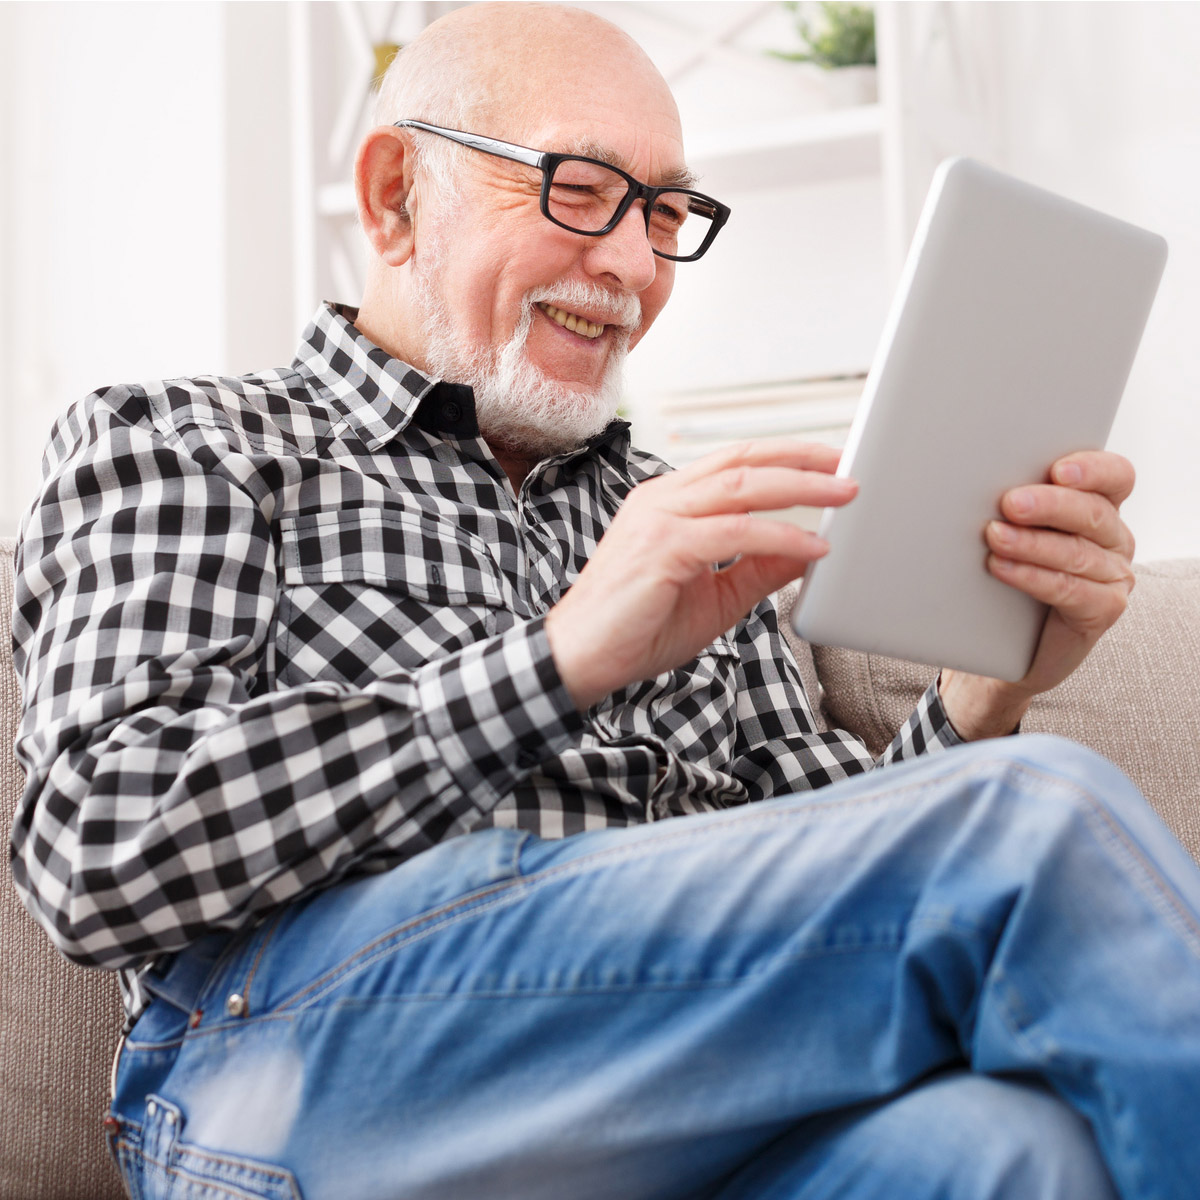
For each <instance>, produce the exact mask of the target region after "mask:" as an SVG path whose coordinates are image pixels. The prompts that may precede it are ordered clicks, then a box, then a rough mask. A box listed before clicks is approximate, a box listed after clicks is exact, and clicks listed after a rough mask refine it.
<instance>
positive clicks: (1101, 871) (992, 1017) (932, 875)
mask: <svg viewBox="0 0 1200 1200" xmlns="http://www.w3.org/2000/svg"><path fill="white" fill-rule="evenodd" d="M154 987H155V989H156V991H157V993H158V995H157V997H156V999H155V1000H154V1001H153V1003H152V1004H151V1006H150V1008H149V1009H148V1010H147V1011H146V1013H145V1014H144V1015H143V1016H142V1018H141V1019H140V1020H139V1021H138V1023H137V1025H136V1026H135V1027H134V1030H133V1032H132V1034H131V1035H130V1037H129V1039H128V1042H127V1044H126V1046H125V1048H124V1051H123V1053H122V1055H121V1059H120V1064H119V1070H118V1083H117V1096H116V1100H115V1102H114V1106H113V1112H114V1115H115V1116H116V1117H117V1119H118V1120H119V1122H120V1132H119V1133H118V1134H117V1135H116V1136H115V1137H114V1138H113V1144H114V1150H115V1152H116V1154H117V1156H118V1159H119V1162H120V1165H121V1169H122V1171H123V1173H124V1175H125V1177H126V1180H127V1183H128V1185H129V1187H130V1190H131V1193H132V1194H133V1196H135V1197H166V1196H171V1197H175V1196H186V1197H188V1198H189V1200H194V1198H199V1197H221V1198H222V1200H230V1197H246V1196H256V1197H289V1198H291V1197H296V1196H303V1197H304V1198H305V1200H373V1198H375V1197H405V1198H407V1197H420V1198H422V1200H424V1198H427V1197H429V1198H433V1197H436V1198H444V1197H445V1198H449V1197H454V1198H476V1197H478V1198H487V1200H493V1198H508V1197H511V1198H512V1200H539V1198H542V1197H545V1198H553V1200H588V1198H591V1197H596V1198H604V1200H633V1198H637V1197H647V1198H654V1200H659V1198H668V1197H681V1198H683V1197H687V1198H693V1197H694V1198H697V1200H699V1198H701V1197H704V1198H712V1200H743V1198H744V1200H749V1198H751V1197H754V1198H755V1200H761V1198H763V1197H779V1198H781V1200H782V1198H787V1200H800V1198H804V1200H816V1198H817V1197H835V1196H836V1197H853V1198H858V1197H889V1198H890V1200H909V1198H912V1200H919V1198H924V1197H930V1198H932V1197H946V1198H958V1197H962V1198H963V1200H968V1198H970V1200H976V1198H978V1197H985V1196H986V1197H1020V1198H1021V1200H1037V1198H1039V1197H1051V1196H1053V1197H1078V1198H1079V1200H1085V1198H1086V1200H1104V1198H1106V1197H1110V1196H1112V1195H1113V1194H1114V1191H1113V1188H1114V1185H1115V1192H1116V1193H1119V1194H1120V1195H1121V1196H1123V1197H1126V1198H1127V1200H1134V1198H1136V1200H1152V1198H1153V1200H1185V1198H1187V1200H1194V1198H1195V1197H1196V1195H1197V1189H1198V1187H1200V1184H1198V1183H1197V1181H1198V1180H1200V871H1198V870H1197V868H1196V865H1195V864H1194V863H1193V862H1192V860H1191V859H1190V858H1189V857H1188V855H1187V854H1186V852H1185V851H1184V850H1183V849H1182V848H1181V847H1180V846H1179V844H1178V843H1177V842H1176V841H1175V840H1174V839H1173V837H1172V836H1171V835H1170V833H1169V832H1168V831H1167V830H1166V829H1165V828H1164V827H1163V826H1162V825H1161V824H1160V823H1159V821H1158V820H1157V818H1156V817H1155V816H1154V815H1153V814H1152V812H1151V811H1150V810H1149V808H1148V807H1147V805H1146V803H1145V801H1144V800H1143V799H1142V798H1141V797H1140V795H1139V794H1138V793H1137V791H1136V790H1135V789H1134V788H1133V786H1132V785H1131V784H1130V783H1129V781H1128V780H1127V779H1125V777H1124V776H1123V775H1121V774H1120V773H1119V772H1118V771H1117V770H1116V768H1114V767H1113V766H1111V765H1110V764H1109V763H1107V762H1105V761H1104V760H1103V759H1100V758H1098V757H1097V756H1095V755H1093V754H1091V753H1090V752H1088V751H1086V750H1083V749H1082V748H1080V747H1077V746H1074V745H1072V744H1071V743H1068V742H1063V741H1059V740H1056V739H1052V738H1045V737H1021V738H1018V739H1008V740H1005V741H1003V742H991V743H985V744H981V745H978V746H972V747H966V748H963V749H960V750H956V751H951V752H949V753H946V754H941V755H937V756H933V757H931V758H929V759H928V760H925V761H917V762H914V763H911V764H907V765H902V766H896V767H892V768H888V769H887V770H884V771H881V772H878V773H875V774H872V775H868V776H865V777H861V778H858V779H855V780H851V781H849V782H847V783H843V784H839V785H836V786H831V787H829V788H826V789H824V790H822V791H820V792H818V793H815V794H808V795H802V796H796V797H790V798H787V799H784V800H778V801H772V802H769V803H765V804H759V805H750V806H747V807H744V808H739V809H736V810H730V811H728V812H719V813H712V814H707V815H704V816H699V817H683V818H677V819H673V820H670V821H666V822H662V823H660V824H655V825H648V826H644V827H641V828H637V829H632V830H612V831H604V832H599V833H589V834H583V835H579V836H576V837H572V838H568V839H566V840H563V841H540V840H538V839H537V838H533V837H530V836H529V835H527V834H524V833H520V832H515V831H507V830H493V831H489V832H486V833H480V834H475V835H471V836H468V837H464V838H459V839H457V840H454V841H450V842H447V843H445V844H444V845H442V846H440V847H438V848H436V849H434V850H431V851H429V852H427V853H425V854H423V855H420V856H419V857H418V858H416V859H414V860H413V861H411V862H410V863H407V864H405V865H404V866H402V867H400V868H398V869H396V870H392V871H390V872H387V873H385V874H380V875H375V876H370V877H366V878H361V879H357V880H354V881H351V882H348V883H344V884H341V885H339V886H337V887H333V888H330V889H329V890H327V891H325V892H321V893H319V894H317V895H315V896H313V897H311V898H309V899H308V900H306V901H304V902H303V903H300V904H296V905H293V906H291V907H289V908H286V909H285V910H283V911H282V912H281V913H280V914H279V915H277V916H275V917H273V918H271V919H269V920H267V921H266V922H264V923H263V924H261V925H260V926H258V927H257V928H256V929H254V930H252V931H250V932H248V933H245V934H242V935H239V936H236V937H223V936H222V937H209V938H206V939H204V940H203V941H202V942H200V943H198V944H197V945H196V946H194V947H193V948H191V949H190V950H188V951H186V952H184V953H182V954H180V955H178V956H177V957H176V958H175V959H174V961H173V963H172V965H171V966H170V967H169V969H168V970H167V971H166V973H165V975H164V976H163V977H162V978H161V979H159V980H158V981H157V982H156V983H155V984H154Z"/></svg>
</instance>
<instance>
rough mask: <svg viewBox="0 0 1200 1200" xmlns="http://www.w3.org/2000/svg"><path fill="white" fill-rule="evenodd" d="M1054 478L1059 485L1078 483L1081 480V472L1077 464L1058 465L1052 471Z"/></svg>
mask: <svg viewBox="0 0 1200 1200" xmlns="http://www.w3.org/2000/svg"><path fill="white" fill-rule="evenodd" d="M1054 477H1055V479H1057V480H1058V482H1059V483H1079V482H1080V481H1081V480H1082V479H1083V472H1082V471H1081V470H1080V469H1079V464H1078V463H1059V464H1058V466H1057V467H1055V469H1054Z"/></svg>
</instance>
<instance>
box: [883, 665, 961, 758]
mask: <svg viewBox="0 0 1200 1200" xmlns="http://www.w3.org/2000/svg"><path fill="white" fill-rule="evenodd" d="M965 744H966V743H965V742H964V741H963V739H962V738H960V737H959V736H958V733H957V732H956V731H955V729H954V726H953V725H951V724H950V718H949V717H948V716H947V715H946V710H945V708H943V707H942V698H941V696H939V695H938V685H937V680H936V679H935V680H934V681H933V682H932V683H931V684H930V685H929V686H928V687H927V688H926V689H925V694H924V695H923V696H922V697H921V699H920V700H919V701H918V702H917V707H916V708H915V709H913V713H912V716H910V717H909V718H908V720H907V721H905V723H904V724H903V725H902V726H901V727H900V731H899V733H897V734H896V736H895V737H894V738H893V739H892V744H891V745H890V746H889V747H888V748H887V750H885V751H884V753H883V757H882V758H881V759H880V760H879V765H880V766H882V765H884V764H885V763H889V762H897V761H899V760H901V759H910V758H916V756H917V755H918V754H930V753H933V752H936V751H938V750H949V749H950V748H951V747H952V746H962V745H965Z"/></svg>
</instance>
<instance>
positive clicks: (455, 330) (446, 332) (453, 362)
mask: <svg viewBox="0 0 1200 1200" xmlns="http://www.w3.org/2000/svg"><path fill="white" fill-rule="evenodd" d="M439 257H440V256H439V255H438V254H437V252H436V250H435V252H434V254H433V255H432V256H429V255H427V256H426V259H425V262H424V264H423V268H422V269H414V272H413V297H414V300H415V301H416V305H417V310H418V312H419V313H420V316H421V323H422V326H423V329H422V332H423V333H424V335H425V349H426V362H427V365H428V367H429V370H430V372H431V373H432V374H434V375H436V376H437V377H438V378H440V379H446V380H449V381H450V382H451V383H463V384H467V385H469V386H470V387H471V388H472V389H473V390H474V392H475V416H476V420H477V421H478V423H479V432H480V434H481V435H482V436H483V438H484V440H485V441H487V442H488V444H489V445H491V446H492V447H499V448H500V449H502V450H507V451H509V452H511V453H518V454H521V455H529V456H535V457H537V458H545V457H548V456H549V455H552V454H564V453H566V452H568V451H570V450H574V449H576V448H578V447H579V446H582V445H583V443H584V442H586V441H587V440H588V438H590V437H594V436H595V435H596V434H598V433H599V432H600V431H601V430H602V429H604V428H605V426H607V425H608V423H609V422H610V421H611V420H612V419H613V417H614V416H615V415H616V412H617V405H618V404H619V403H620V399H621V388H622V373H623V368H624V365H625V356H626V354H627V353H628V352H629V339H630V337H631V335H632V333H633V331H634V330H635V329H636V328H637V326H638V324H639V323H640V321H641V315H642V306H641V303H640V301H639V300H638V298H637V297H636V296H634V295H631V294H629V293H625V294H619V293H613V292H611V291H608V290H606V289H605V288H602V287H600V286H599V285H598V284H585V283H579V282H564V283H561V284H558V285H556V286H554V287H543V288H535V289H533V290H532V291H530V292H528V293H526V295H525V296H523V297H522V299H521V316H520V319H519V320H518V322H517V327H516V328H515V329H514V330H513V333H512V336H511V337H510V338H509V339H508V341H507V342H505V343H504V345H503V346H501V347H500V349H499V350H493V349H492V348H491V347H488V346H472V345H471V344H470V343H469V342H468V340H467V337H466V335H465V333H464V331H463V330H462V328H461V326H460V323H459V322H458V321H457V320H456V319H455V316H454V314H453V313H452V312H451V311H450V309H449V307H448V305H447V304H446V301H445V299H444V297H443V296H442V295H441V293H440V292H439V291H438V290H437V288H436V287H435V285H434V282H433V279H434V277H435V275H436V273H437V272H436V267H437V261H438V259H439ZM539 301H546V302H549V303H551V304H554V305H555V306H556V307H558V308H561V309H564V310H566V311H568V312H572V311H578V310H580V309H586V310H587V311H588V312H589V313H593V312H595V313H598V314H604V315H607V316H608V317H609V318H610V319H609V321H608V322H607V324H609V325H611V326H615V327H616V328H613V329H611V331H610V332H609V333H608V334H607V335H606V336H609V337H612V338H613V345H612V348H611V349H610V351H609V356H608V363H607V365H606V366H605V369H604V376H603V378H602V379H601V380H600V382H599V383H598V384H594V385H591V386H588V385H585V384H571V383H564V382H563V381H562V380H558V379H553V378H551V377H550V376H548V375H547V374H546V373H545V372H544V371H542V370H541V368H539V367H537V366H535V365H534V364H533V363H532V362H530V361H529V358H528V356H527V354H526V346H525V343H526V341H527V339H528V337H529V330H530V327H531V325H532V324H533V315H534V306H535V305H536V304H537V303H538V302H539Z"/></svg>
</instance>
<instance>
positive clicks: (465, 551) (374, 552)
mask: <svg viewBox="0 0 1200 1200" xmlns="http://www.w3.org/2000/svg"><path fill="white" fill-rule="evenodd" d="M279 528H280V581H281V589H280V592H281V594H280V601H279V610H278V614H277V620H278V629H277V631H276V634H277V636H276V639H275V647H276V664H275V666H276V673H277V678H278V680H279V682H280V683H282V684H284V685H296V684H302V683H308V682H312V681H314V680H318V679H319V680H335V681H338V682H344V683H350V684H353V685H355V686H358V687H361V686H363V685H364V684H366V683H369V682H370V681H371V680H373V679H376V678H378V677H379V676H381V675H386V674H388V673H389V672H391V671H395V670H398V669H407V670H412V669H415V668H416V667H420V666H422V665H423V664H425V663H427V662H431V661H433V660H434V659H437V658H442V657H444V656H445V655H447V654H452V653H454V652H455V651H456V650H460V649H462V647H464V646H467V645H469V644H470V643H472V642H475V641H478V640H479V639H481V638H485V637H490V636H491V635H492V634H494V633H497V632H499V631H500V629H502V628H506V627H507V625H508V624H509V623H511V618H510V617H509V616H508V610H507V608H506V606H505V602H504V585H503V579H502V576H501V575H500V571H499V569H498V568H497V566H496V564H495V562H494V561H493V560H492V558H491V556H490V555H489V554H488V551H487V547H486V545H485V544H484V543H483V541H482V540H481V539H479V538H477V537H476V536H475V535H474V534H471V533H468V532H467V531H466V530H463V529H460V528H458V527H456V526H454V525H452V524H450V523H449V522H447V521H442V520H439V519H437V518H435V517H431V516H428V515H425V514H419V513H413V512H407V511H401V510H396V509H375V508H361V509H349V510H346V511H342V512H330V513H315V514H311V515H308V516H301V517H292V518H287V519H285V520H283V521H281V522H280V527H279Z"/></svg>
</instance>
